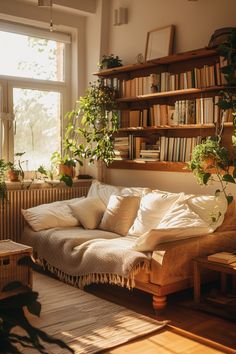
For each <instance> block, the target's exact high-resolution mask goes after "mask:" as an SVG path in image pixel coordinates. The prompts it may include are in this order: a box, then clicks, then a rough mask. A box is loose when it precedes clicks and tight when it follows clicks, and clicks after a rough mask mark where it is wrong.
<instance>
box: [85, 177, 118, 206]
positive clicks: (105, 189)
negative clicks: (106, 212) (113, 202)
mask: <svg viewBox="0 0 236 354" xmlns="http://www.w3.org/2000/svg"><path fill="white" fill-rule="evenodd" d="M123 188H124V187H120V186H112V185H110V184H106V183H102V182H99V181H97V180H95V181H93V182H92V184H91V186H90V188H89V191H88V195H87V197H96V198H100V199H101V201H102V202H103V203H104V204H105V205H107V204H108V202H109V198H110V196H111V195H112V194H115V195H119V194H121V190H122V189H123Z"/></svg>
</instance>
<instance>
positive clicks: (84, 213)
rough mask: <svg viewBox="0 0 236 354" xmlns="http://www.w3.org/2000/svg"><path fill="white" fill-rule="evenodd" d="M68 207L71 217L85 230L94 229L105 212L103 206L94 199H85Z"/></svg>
mask: <svg viewBox="0 0 236 354" xmlns="http://www.w3.org/2000/svg"><path fill="white" fill-rule="evenodd" d="M69 206H70V208H71V210H72V212H73V215H74V216H75V217H76V219H77V220H78V221H79V222H80V223H81V225H82V226H83V227H84V228H85V229H96V228H97V227H98V225H99V224H100V221H101V219H102V216H103V214H104V212H105V210H106V206H105V204H104V203H103V202H102V201H101V199H99V198H96V197H87V198H84V199H81V200H79V201H78V202H77V203H72V204H69Z"/></svg>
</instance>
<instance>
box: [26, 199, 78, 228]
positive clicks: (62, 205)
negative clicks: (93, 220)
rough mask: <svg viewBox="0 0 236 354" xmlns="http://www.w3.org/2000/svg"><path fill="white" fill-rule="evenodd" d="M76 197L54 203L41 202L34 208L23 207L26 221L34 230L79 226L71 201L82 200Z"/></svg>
mask: <svg viewBox="0 0 236 354" xmlns="http://www.w3.org/2000/svg"><path fill="white" fill-rule="evenodd" d="M82 199H84V197H82V198H74V199H72V200H63V201H59V202H54V203H48V204H41V205H38V206H36V207H33V208H29V209H22V214H23V216H24V219H25V221H26V222H27V223H28V224H29V225H30V227H31V228H32V229H33V230H34V231H41V230H47V229H51V228H55V227H67V226H68V227H70V226H77V225H78V220H77V219H76V218H75V217H74V216H73V214H72V211H71V209H70V207H69V205H68V204H69V203H71V204H73V203H76V202H78V200H82Z"/></svg>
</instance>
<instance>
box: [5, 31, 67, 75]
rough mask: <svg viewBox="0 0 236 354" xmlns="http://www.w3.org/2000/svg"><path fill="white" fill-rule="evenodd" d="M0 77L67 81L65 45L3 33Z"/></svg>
mask: <svg viewBox="0 0 236 354" xmlns="http://www.w3.org/2000/svg"><path fill="white" fill-rule="evenodd" d="M0 48H4V50H1V55H0V75H8V76H18V77H25V78H32V79H40V80H53V81H64V49H65V45H64V43H60V42H56V41H54V40H48V39H43V38H42V39H41V38H36V37H30V36H25V35H22V34H15V33H8V32H4V31H0Z"/></svg>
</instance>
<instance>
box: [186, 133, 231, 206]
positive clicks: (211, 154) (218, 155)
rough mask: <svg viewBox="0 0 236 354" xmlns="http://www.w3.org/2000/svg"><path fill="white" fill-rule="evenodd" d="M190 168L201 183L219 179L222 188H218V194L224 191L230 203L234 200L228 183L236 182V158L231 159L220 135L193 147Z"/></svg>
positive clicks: (205, 183)
mask: <svg viewBox="0 0 236 354" xmlns="http://www.w3.org/2000/svg"><path fill="white" fill-rule="evenodd" d="M231 165H233V170H232V172H231V169H230V166H231ZM188 168H190V170H191V171H192V172H193V174H194V176H195V177H196V178H197V181H198V183H199V184H204V185H207V184H208V183H209V182H212V181H218V182H219V184H220V188H221V189H217V190H216V194H218V193H219V192H223V193H224V195H225V198H226V199H227V201H228V204H230V203H231V202H232V200H233V196H232V195H230V194H227V192H226V188H227V184H228V183H235V178H236V160H234V161H233V162H232V161H230V159H229V154H228V151H227V149H226V148H224V147H222V146H221V145H220V139H219V138H218V137H216V138H207V139H206V140H205V141H203V142H202V143H201V144H199V145H197V146H196V147H195V148H194V149H193V152H192V156H191V160H190V162H189V163H188Z"/></svg>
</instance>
